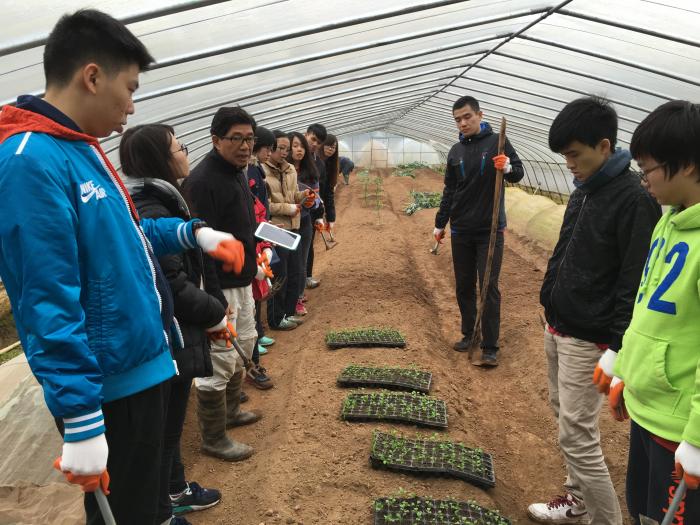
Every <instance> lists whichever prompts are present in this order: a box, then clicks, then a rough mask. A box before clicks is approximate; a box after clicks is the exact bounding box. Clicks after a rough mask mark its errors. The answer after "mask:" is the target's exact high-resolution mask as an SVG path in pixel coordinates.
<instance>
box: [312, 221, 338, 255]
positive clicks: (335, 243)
mask: <svg viewBox="0 0 700 525" xmlns="http://www.w3.org/2000/svg"><path fill="white" fill-rule="evenodd" d="M314 228H316V231H318V233H320V234H321V238H322V239H323V244H325V245H326V250H332V249H333V248H335V247H336V246H338V241H336V240H335V239H333V233H332V232H331V231H330V230H328V233H329V234H330V236H331V239H330V241H329V240H328V239H326V236H325V235H324V233H323V230H324V226H323V224H321V223H316V224H314Z"/></svg>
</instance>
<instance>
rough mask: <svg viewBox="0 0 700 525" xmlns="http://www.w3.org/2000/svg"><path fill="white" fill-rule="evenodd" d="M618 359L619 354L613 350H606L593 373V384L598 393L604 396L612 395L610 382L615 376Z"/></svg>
mask: <svg viewBox="0 0 700 525" xmlns="http://www.w3.org/2000/svg"><path fill="white" fill-rule="evenodd" d="M616 359H617V352H614V351H613V350H610V349H608V350H606V351H605V352H603V355H602V356H600V359H599V360H598V364H597V365H596V367H595V370H594V371H593V384H595V385H596V386H597V387H598V391H599V392H600V393H602V394H609V393H610V382H611V381H612V380H613V377H614V376H615V360H616Z"/></svg>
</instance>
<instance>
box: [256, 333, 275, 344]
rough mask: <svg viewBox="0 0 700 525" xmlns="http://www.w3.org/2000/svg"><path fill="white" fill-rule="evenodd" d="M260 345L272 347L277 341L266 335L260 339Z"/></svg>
mask: <svg viewBox="0 0 700 525" xmlns="http://www.w3.org/2000/svg"><path fill="white" fill-rule="evenodd" d="M258 344H259V345H260V346H272V345H274V344H275V340H274V339H273V338H272V337H267V336H266V335H264V336H262V337H261V338H260V341H258Z"/></svg>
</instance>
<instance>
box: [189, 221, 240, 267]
mask: <svg viewBox="0 0 700 525" xmlns="http://www.w3.org/2000/svg"><path fill="white" fill-rule="evenodd" d="M195 235H196V238H197V244H198V245H199V246H200V247H201V248H202V249H203V250H204V251H205V252H207V253H208V254H209V255H211V256H212V257H214V259H218V260H220V261H223V263H224V264H223V269H224V271H225V272H233V273H235V274H239V273H241V271H242V270H243V263H244V261H245V251H244V249H243V243H242V242H241V241H239V240H236V238H235V237H234V236H233V235H231V234H230V233H225V232H220V231H217V230H214V229H212V228H209V227H204V228H199V229H198V230H197V233H196V234H195Z"/></svg>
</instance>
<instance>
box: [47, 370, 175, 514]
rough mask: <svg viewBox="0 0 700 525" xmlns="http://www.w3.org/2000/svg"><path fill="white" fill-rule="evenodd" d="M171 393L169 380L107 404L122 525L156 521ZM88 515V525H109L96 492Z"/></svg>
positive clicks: (110, 463)
mask: <svg viewBox="0 0 700 525" xmlns="http://www.w3.org/2000/svg"><path fill="white" fill-rule="evenodd" d="M167 391H168V381H165V382H163V383H161V384H159V385H156V386H154V387H151V388H149V389H148V390H144V391H143V392H139V393H137V394H133V395H131V396H128V397H125V398H123V399H118V400H116V401H112V402H110V403H105V404H104V405H102V413H103V414H104V418H105V426H106V428H107V431H106V433H105V437H106V439H107V445H108V446H109V458H108V459H107V471H108V472H109V479H110V482H109V490H110V494H109V496H107V499H108V501H109V506H110V507H111V508H112V514H114V519H115V520H116V522H117V523H119V524H121V523H128V524H129V525H153V524H154V523H155V520H156V511H157V507H158V490H159V485H160V471H161V461H160V460H161V450H162V445H163V424H164V420H165V399H166V394H167ZM61 426H62V425H61ZM61 430H62V429H61ZM85 514H86V523H87V524H88V525H104V520H103V519H102V514H101V513H100V509H99V507H98V506H97V500H96V499H95V495H94V494H93V493H86V494H85Z"/></svg>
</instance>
